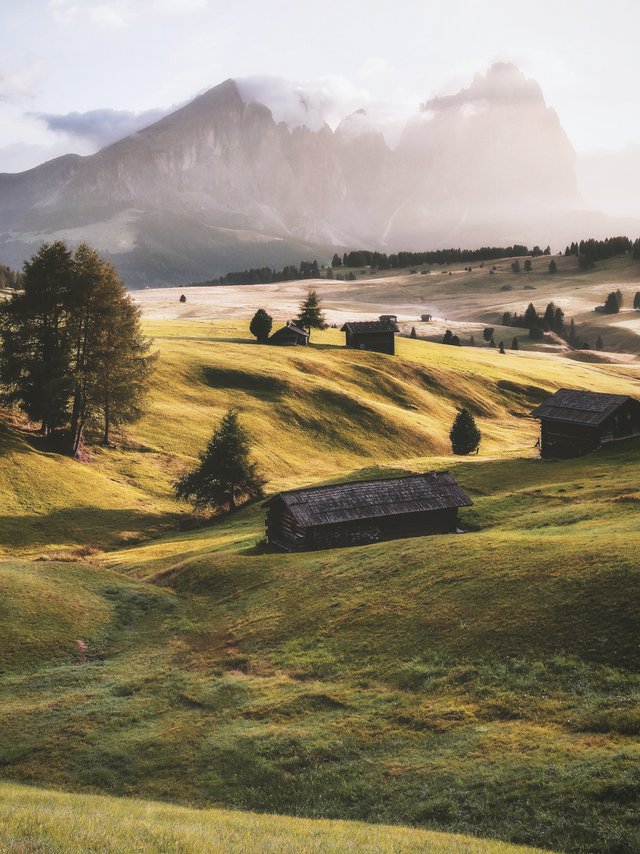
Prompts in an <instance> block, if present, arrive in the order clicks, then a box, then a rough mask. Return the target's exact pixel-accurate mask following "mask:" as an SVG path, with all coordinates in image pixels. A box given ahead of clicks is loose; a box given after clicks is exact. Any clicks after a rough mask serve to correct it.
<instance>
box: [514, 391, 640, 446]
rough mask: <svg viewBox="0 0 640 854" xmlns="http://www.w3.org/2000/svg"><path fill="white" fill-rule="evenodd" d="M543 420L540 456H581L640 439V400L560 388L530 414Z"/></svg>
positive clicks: (622, 395) (621, 395)
mask: <svg viewBox="0 0 640 854" xmlns="http://www.w3.org/2000/svg"><path fill="white" fill-rule="evenodd" d="M531 414H532V415H533V417H534V418H539V419H540V429H541V432H540V456H541V457H543V458H548V457H556V458H560V459H566V458H569V457H581V456H582V455H583V454H588V453H589V452H590V451H595V450H596V449H597V448H599V447H600V446H601V445H604V444H607V443H609V442H617V441H620V440H622V439H628V438H630V437H632V436H640V401H638V400H636V399H635V398H633V397H628V396H627V395H624V394H603V393H601V392H596V391H576V390H575V389H569V388H561V389H560V390H559V391H557V392H556V393H555V394H553V395H551V397H550V398H548V399H547V400H545V402H544V403H543V404H541V405H540V406H538V407H537V408H536V409H534V410H533V412H532V413H531Z"/></svg>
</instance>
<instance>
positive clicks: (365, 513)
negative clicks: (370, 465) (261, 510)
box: [264, 472, 473, 552]
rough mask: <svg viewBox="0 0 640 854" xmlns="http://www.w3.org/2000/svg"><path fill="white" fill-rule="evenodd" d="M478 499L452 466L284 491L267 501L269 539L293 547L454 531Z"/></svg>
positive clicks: (331, 545) (321, 546)
mask: <svg viewBox="0 0 640 854" xmlns="http://www.w3.org/2000/svg"><path fill="white" fill-rule="evenodd" d="M472 503H473V502H472V501H471V499H470V498H469V497H468V496H467V495H466V494H465V493H464V492H463V491H462V489H461V488H460V487H459V486H458V483H457V482H456V480H455V479H454V478H453V477H452V476H451V475H450V474H449V473H448V472H427V473H426V474H418V475H409V476H407V477H394V478H389V479H387V480H366V481H356V482H353V483H341V484H337V485H335V486H318V487H312V488H309V489H294V490H292V491H291V492H281V493H280V494H279V495H275V496H274V497H273V498H270V499H269V501H267V502H265V505H264V506H265V507H266V508H267V518H266V525H265V527H266V532H267V539H268V541H269V543H271V544H273V545H275V546H278V547H279V548H281V549H284V550H285V551H288V552H294V551H306V550H309V549H327V548H336V547H338V546H356V545H365V544H368V543H377V542H379V541H381V540H394V539H398V538H400V537H419V536H424V535H425V534H440V533H451V532H455V531H456V530H457V527H458V508H459V507H468V506H470V505H471V504H472Z"/></svg>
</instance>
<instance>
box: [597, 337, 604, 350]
mask: <svg viewBox="0 0 640 854" xmlns="http://www.w3.org/2000/svg"><path fill="white" fill-rule="evenodd" d="M596 350H604V342H603V340H602V338H601V337H600V336H599V335H598V340H597V341H596Z"/></svg>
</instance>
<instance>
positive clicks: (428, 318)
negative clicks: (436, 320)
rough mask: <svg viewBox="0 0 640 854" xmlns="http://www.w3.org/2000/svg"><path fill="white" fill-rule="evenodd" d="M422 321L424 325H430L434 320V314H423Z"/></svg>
mask: <svg viewBox="0 0 640 854" xmlns="http://www.w3.org/2000/svg"><path fill="white" fill-rule="evenodd" d="M420 320H422V321H424V323H429V321H431V320H433V315H432V314H421V315H420Z"/></svg>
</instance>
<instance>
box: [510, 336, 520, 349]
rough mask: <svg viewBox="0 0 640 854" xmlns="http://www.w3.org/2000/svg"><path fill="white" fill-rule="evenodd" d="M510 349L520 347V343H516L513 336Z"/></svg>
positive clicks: (516, 340)
mask: <svg viewBox="0 0 640 854" xmlns="http://www.w3.org/2000/svg"><path fill="white" fill-rule="evenodd" d="M511 349H512V350H519V349H520V345H519V344H518V339H517V338H514V339H513V341H512V342H511Z"/></svg>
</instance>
